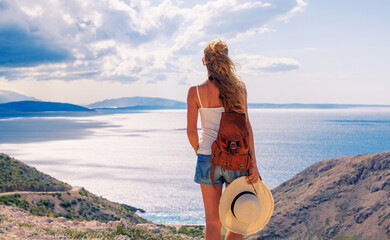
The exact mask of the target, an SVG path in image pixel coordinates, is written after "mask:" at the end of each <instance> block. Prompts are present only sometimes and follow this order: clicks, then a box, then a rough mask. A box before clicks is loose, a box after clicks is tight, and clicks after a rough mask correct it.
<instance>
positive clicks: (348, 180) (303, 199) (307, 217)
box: [246, 151, 390, 240]
mask: <svg viewBox="0 0 390 240" xmlns="http://www.w3.org/2000/svg"><path fill="white" fill-rule="evenodd" d="M272 193H273V196H274V200H275V208H274V213H273V216H272V217H271V220H270V222H269V223H268V225H267V226H266V227H265V228H264V229H263V230H261V231H260V232H259V233H257V234H254V235H251V236H249V237H247V238H246V239H251V240H252V239H371V240H384V239H390V151H386V152H381V153H376V154H367V155H357V156H348V157H340V158H334V159H329V160H323V161H320V162H317V163H315V164H313V165H312V166H310V167H309V168H307V169H305V170H304V171H302V172H301V173H299V174H297V175H296V176H294V177H293V178H291V179H290V180H288V181H286V182H284V183H283V184H281V185H280V186H279V187H277V188H275V189H273V190H272Z"/></svg>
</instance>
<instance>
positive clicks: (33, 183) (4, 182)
mask: <svg viewBox="0 0 390 240" xmlns="http://www.w3.org/2000/svg"><path fill="white" fill-rule="evenodd" d="M0 169H1V171H0V193H1V192H12V191H67V190H70V189H71V188H72V187H71V186H70V185H69V184H66V183H63V182H60V181H58V180H57V179H55V178H52V177H51V176H49V175H47V174H44V173H42V172H39V171H38V170H37V169H35V168H33V167H30V166H28V165H26V164H24V163H22V162H20V161H18V160H15V159H14V158H11V157H9V156H7V155H5V154H2V153H0Z"/></svg>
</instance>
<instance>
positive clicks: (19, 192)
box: [0, 186, 81, 196]
mask: <svg viewBox="0 0 390 240" xmlns="http://www.w3.org/2000/svg"><path fill="white" fill-rule="evenodd" d="M80 190H81V187H79V186H74V187H72V189H70V190H69V191H56V192H30V191H18V192H5V193H0V196H6V195H13V194H31V193H46V194H52V193H66V192H78V191H80Z"/></svg>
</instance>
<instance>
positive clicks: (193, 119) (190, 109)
mask: <svg viewBox="0 0 390 240" xmlns="http://www.w3.org/2000/svg"><path fill="white" fill-rule="evenodd" d="M195 91H196V89H195V87H190V89H189V90H188V95H187V137H188V140H189V141H190V144H191V146H192V148H193V149H194V151H195V154H196V155H198V154H197V150H198V148H199V139H198V105H197V103H196V101H195V98H194V97H195Z"/></svg>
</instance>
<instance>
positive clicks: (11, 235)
mask: <svg viewBox="0 0 390 240" xmlns="http://www.w3.org/2000/svg"><path fill="white" fill-rule="evenodd" d="M0 239H2V240H3V239H4V240H59V239H62V240H71V239H83V240H87V239H94V240H97V239H105V240H131V239H133V240H135V239H140V240H141V239H142V240H143V239H148V240H197V239H199V238H192V237H189V236H186V235H183V234H174V233H172V231H171V230H170V229H169V228H168V227H166V226H163V225H157V224H153V223H138V224H135V223H134V224H129V223H128V222H126V221H124V220H120V221H108V222H100V221H96V220H93V221H85V220H84V221H76V220H67V219H65V218H63V217H58V218H52V217H37V216H33V215H31V214H29V213H28V212H26V211H24V210H22V209H20V208H15V207H10V206H2V205H0Z"/></svg>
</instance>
